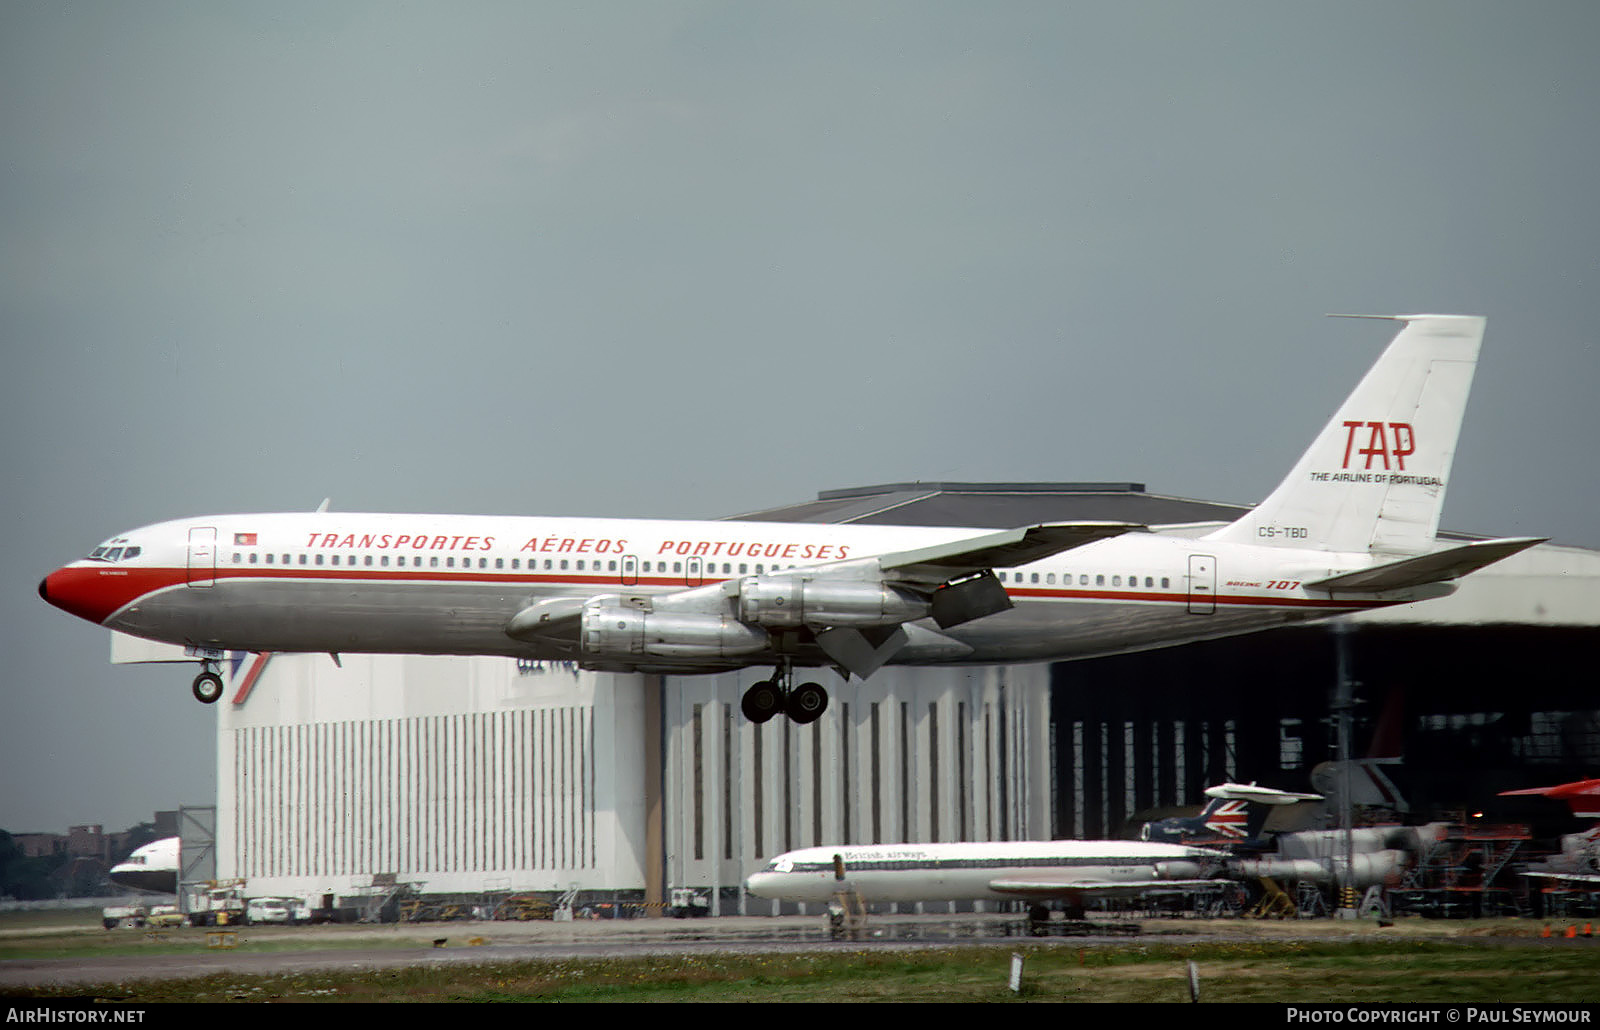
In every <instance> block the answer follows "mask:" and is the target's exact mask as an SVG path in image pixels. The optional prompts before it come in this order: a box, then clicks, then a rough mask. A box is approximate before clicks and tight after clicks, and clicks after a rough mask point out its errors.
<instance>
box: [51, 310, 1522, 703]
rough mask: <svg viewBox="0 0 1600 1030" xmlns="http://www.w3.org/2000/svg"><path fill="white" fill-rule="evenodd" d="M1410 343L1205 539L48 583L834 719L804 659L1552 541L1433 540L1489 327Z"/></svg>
mask: <svg viewBox="0 0 1600 1030" xmlns="http://www.w3.org/2000/svg"><path fill="white" fill-rule="evenodd" d="M1396 321H1399V322H1400V323H1402V328H1401V330H1400V332H1399V333H1398V334H1397V335H1396V336H1395V338H1394V340H1393V342H1391V343H1390V345H1389V346H1388V348H1387V349H1386V350H1385V351H1384V353H1383V354H1382V356H1381V357H1380V358H1379V359H1378V361H1377V363H1376V364H1375V365H1374V366H1373V368H1372V369H1371V371H1370V372H1368V374H1367V375H1366V377H1365V378H1363V379H1362V381H1361V383H1360V384H1359V385H1358V386H1357V387H1356V388H1355V391H1354V392H1353V393H1351V395H1350V396H1349V398H1348V399H1346V401H1345V402H1344V404H1343V405H1342V406H1341V407H1340V408H1339V409H1338V411H1337V413H1336V414H1335V415H1334V416H1333V418H1332V419H1331V420H1330V421H1329V422H1328V424H1327V426H1326V427H1325V428H1324V429H1323V430H1322V432H1321V433H1319V434H1318V436H1317V437H1316V440H1315V441H1314V442H1313V443H1312V445H1311V447H1310V449H1309V450H1307V451H1306V452H1305V454H1304V456H1303V457H1301V459H1300V461H1299V463H1298V464H1297V465H1296V466H1295V467H1294V469H1293V471H1291V472H1290V473H1289V476H1288V478H1286V479H1285V480H1284V481H1283V482H1282V483H1281V484H1280V485H1279V486H1278V488H1277V489H1276V490H1274V491H1273V493H1272V494H1271V495H1270V496H1269V497H1268V498H1267V499H1266V500H1265V501H1264V502H1262V503H1261V504H1260V505H1259V506H1258V507H1256V508H1255V509H1254V510H1252V511H1251V512H1250V513H1249V514H1247V515H1245V516H1244V517H1242V518H1240V519H1239V520H1238V521H1237V522H1234V523H1232V524H1230V525H1228V526H1226V527H1224V528H1222V529H1219V530H1217V531H1216V532H1213V533H1211V534H1210V535H1209V536H1204V537H1200V538H1198V539H1193V538H1189V537H1184V536H1178V535H1164V534H1162V533H1160V532H1157V531H1152V530H1151V528H1150V527H1147V526H1141V525H1136V524H1132V523H1122V522H1072V523H1048V524H1040V525H1033V526H1024V527H1021V528H1018V529H1014V530H1005V531H1001V532H994V531H990V530H974V529H959V528H927V527H898V526H858V525H814V524H801V523H758V522H726V521H724V522H685V521H655V520H638V519H627V520H623V519H584V518H524V517H497V516H486V515H382V514H345V513H334V512H327V511H318V512H312V513H298V514H270V515H219V516H208V517H201V518H190V519H180V520H178V521H174V522H163V523H160V524H157V525H153V526H146V527H144V528H142V529H136V530H132V531H130V532H127V533H123V534H120V535H118V536H116V537H114V538H112V539H111V540H108V541H106V542H105V543H103V544H101V545H100V546H99V547H96V548H95V549H94V550H93V551H92V552H91V553H90V554H89V556H88V557H86V558H84V559H82V560H80V561H76V562H73V563H72V564H70V565H67V566H65V567H64V568H61V569H57V570H56V571H55V572H52V573H50V574H49V575H48V576H46V577H45V579H44V581H43V582H42V583H40V585H39V593H40V596H42V597H43V598H44V599H45V600H46V601H48V602H50V603H51V604H53V605H55V606H57V607H59V608H62V609H64V610H65V611H68V612H71V613H72V614H74V615H78V616H81V617H82V618H85V619H88V620H89V621H91V622H94V623H97V624H99V625H103V626H107V627H110V628H112V629H116V630H121V631H123V632H125V633H131V634H134V635H136V636H141V637H146V638H149V639H152V640H159V641H167V642H170V643H175V644H183V645H187V646H189V647H190V648H191V649H193V650H192V651H191V653H192V654H194V655H195V656H196V657H197V658H200V659H202V660H204V661H205V665H204V671H202V673H201V674H200V676H198V677H197V678H196V679H195V683H194V692H195V695H196V696H197V697H199V698H200V699H201V700H202V701H206V702H212V701H215V700H216V699H217V698H218V697H220V696H221V693H222V680H221V677H220V676H218V675H217V674H216V673H215V672H214V671H213V665H214V662H215V661H216V660H217V659H219V658H220V657H221V654H222V652H224V651H227V650H245V651H288V652H327V653H331V654H333V655H335V656H336V657H337V655H338V654H340V653H342V652H377V653H402V654H457V655H512V656H518V657H527V658H534V659H546V660H574V661H577V662H579V663H581V664H582V665H583V667H585V668H589V669H597V670H609V671H641V672H662V673H676V674H683V673H708V672H718V671H725V670H729V669H736V668H742V667H745V666H750V665H771V666H774V667H775V668H776V672H775V674H774V676H773V679H772V680H771V681H763V682H761V683H758V684H756V685H755V686H754V687H752V688H751V689H750V690H749V691H748V692H747V693H746V695H745V698H744V704H743V707H744V711H745V714H746V715H747V716H748V717H749V718H751V719H753V720H756V721H765V720H766V719H769V718H771V717H772V716H773V715H775V714H777V713H778V712H784V713H786V714H787V715H788V717H789V718H791V719H793V720H794V721H796V722H810V721H812V720H814V719H815V718H817V717H818V716H819V715H820V714H821V713H822V712H823V710H824V709H825V708H826V706H827V703H828V695H827V693H826V692H825V691H824V690H823V688H822V687H821V686H820V685H818V684H816V683H803V684H800V685H798V686H796V685H794V684H793V669H794V668H795V667H796V666H799V667H826V666H832V667H834V668H836V669H838V670H839V671H840V672H841V674H844V675H845V676H846V677H848V676H849V675H855V676H857V677H863V678H864V677H866V676H869V675H871V674H872V673H873V672H874V671H876V670H877V669H878V668H880V667H881V666H883V665H884V664H886V663H895V664H906V665H928V664H940V663H951V662H958V663H969V664H994V663H1005V662H1028V661H1041V660H1056V659H1071V658H1084V657H1089V656H1093V655H1104V654H1115V653H1120V652H1127V651H1137V650H1143V649H1147V648H1153V647H1162V646H1167V645H1171V644H1178V643H1183V642H1186V641H1192V640H1200V639H1206V638H1211V637H1220V636H1227V635H1232V634H1238V633H1248V632H1252V631H1255V630H1261V629H1266V628H1268V627H1272V626H1277V625H1282V624H1285V623H1290V622H1296V621H1303V620H1306V619H1312V618H1318V617H1325V616H1330V615H1336V614H1339V613H1342V612H1351V611H1360V610H1363V609H1368V608H1377V607H1383V606H1386V605H1396V604H1405V603H1408V602H1411V601H1418V600H1424V599H1427V598H1433V597H1439V596H1442V595H1444V594H1448V593H1450V592H1451V591H1452V590H1453V589H1454V587H1453V586H1452V585H1450V583H1448V582H1447V581H1448V580H1451V579H1454V578H1456V577H1459V576H1462V575H1465V574H1467V573H1470V572H1473V571H1475V570H1476V569H1479V568H1482V567H1483V566H1485V565H1488V564H1489V563H1491V562H1494V561H1498V560H1500V559H1501V558H1505V557H1507V556H1508V555H1511V554H1514V553H1516V552H1518V551H1520V550H1522V549H1524V548H1526V547H1530V546H1532V545H1533V544H1536V543H1539V542H1540V541H1539V540H1538V539H1532V538H1516V539H1503V540H1486V541H1480V542H1475V543H1470V544H1466V545H1445V546H1441V544H1440V543H1439V542H1438V541H1437V540H1436V539H1435V532H1436V530H1437V528H1438V524H1439V513H1440V509H1441V507H1442V505H1443V502H1444V495H1445V487H1446V486H1447V484H1448V481H1449V476H1450V465H1451V459H1452V458H1453V456H1454V453H1455V447H1456V438H1457V434H1458V432H1459V429H1460V424H1461V416H1462V413H1463V411H1464V409H1465V406H1466V401H1467V393H1468V389H1469V387H1470V385H1471V381H1472V373H1473V369H1474V367H1475V365H1476V361H1477V354H1478V347H1479V343H1480V341H1481V340H1482V337H1483V330H1484V320H1483V319H1481V318H1477V317H1468V316H1456V315H1408V316H1397V317H1396Z"/></svg>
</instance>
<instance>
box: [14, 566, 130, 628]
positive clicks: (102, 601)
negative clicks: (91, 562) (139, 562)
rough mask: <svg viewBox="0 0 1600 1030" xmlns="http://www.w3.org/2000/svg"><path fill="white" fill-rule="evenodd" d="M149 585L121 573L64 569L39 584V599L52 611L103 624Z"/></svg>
mask: <svg viewBox="0 0 1600 1030" xmlns="http://www.w3.org/2000/svg"><path fill="white" fill-rule="evenodd" d="M148 589H149V585H148V584H146V583H145V582H144V581H143V580H142V579H140V578H139V577H136V576H130V575H128V574H127V573H126V571H123V570H115V571H114V572H113V573H110V574H108V573H107V572H106V570H102V569H91V568H74V567H72V566H70V565H69V566H67V567H65V568H60V569H57V570H56V571H54V572H52V573H50V575H48V576H46V577H45V578H44V579H43V580H41V581H40V583H39V596H40V597H41V598H43V599H44V601H45V602H46V603H47V604H49V605H51V606H52V607H55V608H60V609H61V610H62V611H64V612H67V613H68V614H71V615H76V616H78V617H79V618H80V619H88V620H89V621H90V622H94V623H104V622H105V620H106V619H107V618H109V617H110V616H111V614H112V613H113V612H115V611H116V610H117V609H118V608H121V607H122V606H124V605H126V604H128V603H129V602H131V601H133V600H134V599H135V597H137V596H138V594H139V593H141V592H142V591H144V590H148Z"/></svg>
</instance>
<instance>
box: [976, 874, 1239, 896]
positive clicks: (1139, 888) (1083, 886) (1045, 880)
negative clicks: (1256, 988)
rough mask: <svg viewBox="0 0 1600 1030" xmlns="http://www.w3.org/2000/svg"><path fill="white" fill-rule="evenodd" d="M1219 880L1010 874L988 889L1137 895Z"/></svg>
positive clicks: (1035, 893)
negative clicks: (1127, 879)
mask: <svg viewBox="0 0 1600 1030" xmlns="http://www.w3.org/2000/svg"><path fill="white" fill-rule="evenodd" d="M1221 882H1223V881H1219V880H1143V881H1140V882H1138V883H1117V882H1114V881H1111V880H1067V879H1060V878H1053V877H1045V876H1040V877H1025V878H1024V877H1009V878H1002V879H998V880H990V881H989V889H990V890H992V891H994V892H996V893H998V894H1014V895H1016V896H1017V897H1019V898H1079V897H1087V898H1137V897H1140V896H1142V895H1145V894H1155V893H1159V892H1161V891H1175V890H1177V891H1182V890H1196V889H1199V888H1201V887H1215V886H1216V885H1217V884H1218V883H1221Z"/></svg>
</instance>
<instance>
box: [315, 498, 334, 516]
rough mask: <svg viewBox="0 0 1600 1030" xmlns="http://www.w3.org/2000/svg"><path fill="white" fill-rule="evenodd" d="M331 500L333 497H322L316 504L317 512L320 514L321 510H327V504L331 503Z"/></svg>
mask: <svg viewBox="0 0 1600 1030" xmlns="http://www.w3.org/2000/svg"><path fill="white" fill-rule="evenodd" d="M332 502H333V498H332V497H324V498H323V499H322V503H321V504H319V505H317V514H318V515H321V514H322V513H323V512H325V511H327V510H328V505H329V504H331V503H332Z"/></svg>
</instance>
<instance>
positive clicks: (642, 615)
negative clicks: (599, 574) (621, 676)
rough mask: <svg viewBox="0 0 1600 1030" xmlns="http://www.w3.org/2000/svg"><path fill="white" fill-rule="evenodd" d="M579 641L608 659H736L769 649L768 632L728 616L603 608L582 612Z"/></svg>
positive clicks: (590, 651)
mask: <svg viewBox="0 0 1600 1030" xmlns="http://www.w3.org/2000/svg"><path fill="white" fill-rule="evenodd" d="M580 639H581V640H582V641H583V650H584V653H586V654H590V655H600V656H604V657H607V658H645V657H655V658H735V657H739V656H741V655H748V654H754V653H756V652H758V651H764V650H766V649H767V647H768V646H769V644H770V641H769V640H768V638H767V634H766V631H765V630H762V629H758V628H756V627H755V626H746V625H745V624H744V623H742V622H738V621H737V620H735V619H731V618H728V617H727V616H725V615H708V614H701V613H693V612H643V611H639V610H638V609H636V608H620V607H616V606H613V605H605V604H589V605H585V606H584V609H583V619H582V623H581V629H580Z"/></svg>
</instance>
